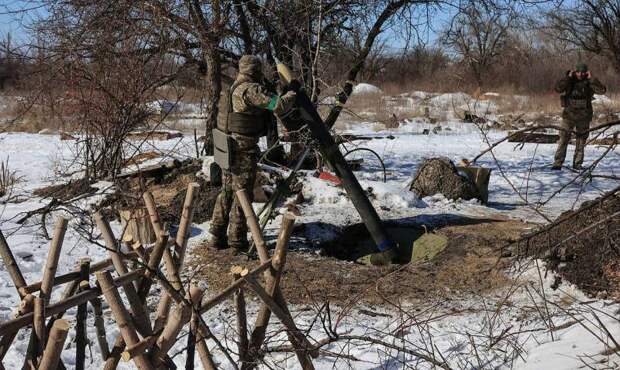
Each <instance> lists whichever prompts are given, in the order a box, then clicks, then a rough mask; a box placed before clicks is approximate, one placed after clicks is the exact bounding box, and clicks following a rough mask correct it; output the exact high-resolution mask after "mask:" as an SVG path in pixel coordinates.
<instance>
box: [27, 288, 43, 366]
mask: <svg viewBox="0 0 620 370" xmlns="http://www.w3.org/2000/svg"><path fill="white" fill-rule="evenodd" d="M33 329H34V330H33V331H34V337H35V342H34V343H35V345H34V347H33V348H32V349H33V353H28V356H29V357H30V358H32V359H35V358H38V357H39V356H41V354H42V353H43V349H44V348H45V339H46V337H47V336H46V328H45V299H43V298H40V297H36V298H35V299H34V323H33Z"/></svg>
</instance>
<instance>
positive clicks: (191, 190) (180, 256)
mask: <svg viewBox="0 0 620 370" xmlns="http://www.w3.org/2000/svg"><path fill="white" fill-rule="evenodd" d="M199 189H200V185H198V183H196V182H192V183H190V184H189V185H187V193H186V194H185V202H184V203H183V211H182V212H181V221H180V222H179V230H178V232H177V237H176V245H175V257H176V259H177V260H176V263H177V266H179V267H180V266H183V260H184V258H185V250H186V248H187V239H189V232H190V230H191V224H192V220H193V218H194V199H195V197H196V195H197V193H198V190H199Z"/></svg>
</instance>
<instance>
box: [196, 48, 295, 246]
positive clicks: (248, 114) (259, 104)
mask: <svg viewBox="0 0 620 370" xmlns="http://www.w3.org/2000/svg"><path fill="white" fill-rule="evenodd" d="M262 81H263V73H262V64H261V61H260V59H259V58H257V57H256V56H253V55H244V56H243V57H241V59H240V60H239V73H238V75H237V78H236V80H235V82H234V83H233V85H232V86H231V87H230V90H229V92H228V112H227V114H226V119H225V120H220V121H218V127H217V129H214V130H213V139H214V140H213V141H214V146H215V160H216V162H217V163H218V164H219V165H220V167H222V170H223V179H222V190H221V192H220V194H219V195H218V196H217V199H216V201H215V208H214V210H213V217H212V218H211V228H210V230H209V232H210V233H211V236H212V237H211V239H210V240H209V242H208V243H207V247H209V248H216V249H225V248H229V247H233V248H236V249H237V250H239V251H245V250H247V248H248V245H249V243H248V239H247V231H248V228H247V224H246V219H245V217H244V215H243V211H242V209H241V206H240V204H239V203H238V200H237V197H236V195H235V193H236V192H237V191H238V190H241V189H243V190H245V191H246V193H247V194H248V196H249V197H250V201H252V198H253V197H252V195H253V189H254V181H255V179H256V168H257V164H258V159H259V155H260V150H259V148H258V140H259V138H260V136H263V135H265V134H266V129H267V125H268V122H269V120H270V119H271V114H272V113H274V114H276V115H277V116H284V115H286V113H288V112H289V110H291V108H292V105H293V104H294V102H295V93H294V92H288V93H286V94H285V95H283V96H278V95H277V94H273V93H271V92H269V90H268V89H267V88H266V87H265V86H264V85H263V84H262Z"/></svg>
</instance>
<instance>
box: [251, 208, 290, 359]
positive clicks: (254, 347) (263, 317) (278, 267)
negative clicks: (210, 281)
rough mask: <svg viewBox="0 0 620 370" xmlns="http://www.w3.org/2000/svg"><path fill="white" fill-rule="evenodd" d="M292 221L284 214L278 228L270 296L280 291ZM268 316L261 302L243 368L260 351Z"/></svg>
mask: <svg viewBox="0 0 620 370" xmlns="http://www.w3.org/2000/svg"><path fill="white" fill-rule="evenodd" d="M294 222H295V218H294V216H292V215H290V214H286V215H284V218H283V219H282V227H281V229H280V234H279V235H278V241H277V242H276V249H275V251H274V256H273V259H272V266H271V267H272V268H271V271H272V273H271V274H270V276H269V278H268V279H267V284H266V291H267V293H268V294H269V296H271V297H275V296H277V295H278V293H279V292H280V289H279V288H280V285H279V284H280V277H281V276H282V271H283V269H284V264H285V263H286V252H287V250H288V248H287V246H288V241H289V239H290V235H291V232H292V229H293V224H294ZM270 317H271V310H270V309H269V306H268V305H267V304H265V303H264V302H263V303H262V304H261V306H260V309H259V311H258V315H257V316H256V321H255V323H254V330H253V331H252V335H251V337H250V345H249V356H250V357H249V359H250V361H249V363H248V364H247V365H244V366H242V368H243V369H249V368H252V367H254V366H255V363H256V360H257V357H258V355H259V353H260V348H261V346H262V345H263V342H264V340H265V333H266V331H267V326H268V325H269V319H270Z"/></svg>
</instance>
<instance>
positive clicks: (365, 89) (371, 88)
mask: <svg viewBox="0 0 620 370" xmlns="http://www.w3.org/2000/svg"><path fill="white" fill-rule="evenodd" d="M382 92H383V91H381V89H380V88H378V87H377V86H375V85H371V84H367V83H359V84H357V85H355V86H354V87H353V95H365V94H381V93H382Z"/></svg>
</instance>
